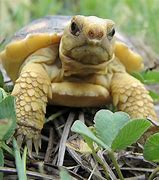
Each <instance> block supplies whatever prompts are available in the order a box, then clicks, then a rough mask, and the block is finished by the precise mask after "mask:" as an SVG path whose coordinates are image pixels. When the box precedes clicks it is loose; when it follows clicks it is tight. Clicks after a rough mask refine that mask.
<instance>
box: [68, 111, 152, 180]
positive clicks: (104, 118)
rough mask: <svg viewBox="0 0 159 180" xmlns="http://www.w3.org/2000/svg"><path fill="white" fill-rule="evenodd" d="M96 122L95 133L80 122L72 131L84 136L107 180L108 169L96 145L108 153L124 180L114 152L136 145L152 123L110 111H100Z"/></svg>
mask: <svg viewBox="0 0 159 180" xmlns="http://www.w3.org/2000/svg"><path fill="white" fill-rule="evenodd" d="M94 121H95V124H94V130H93V131H91V130H90V129H89V128H88V127H87V126H86V125H85V124H84V123H83V122H82V121H80V120H77V121H75V122H74V124H73V126H72V128H71V130H72V131H73V132H76V133H79V134H81V135H82V136H83V138H84V140H85V141H86V143H87V144H88V146H89V147H90V148H91V149H92V154H93V156H94V157H95V159H96V160H97V161H98V162H99V163H100V164H101V165H102V167H103V170H104V172H105V176H106V178H107V179H109V175H108V172H107V169H106V167H105V164H104V163H103V161H102V160H101V159H100V157H99V156H98V155H97V153H96V149H95V148H94V143H96V144H97V145H98V146H99V147H101V148H103V149H105V150H106V151H107V153H108V155H109V157H110V159H111V160H112V162H113V164H114V166H115V169H116V171H117V173H118V176H119V178H120V179H121V180H123V179H124V178H123V175H122V173H121V170H120V168H119V165H118V163H117V160H116V158H115V154H114V152H116V151H118V150H122V149H125V148H126V147H127V146H129V145H131V144H132V143H135V142H136V141H137V140H138V139H139V138H140V137H141V135H142V134H143V133H144V132H145V131H146V130H147V129H148V128H149V127H150V126H151V123H150V122H149V121H146V120H144V119H134V120H130V118H129V116H128V115H127V114H126V113H124V112H115V113H112V112H111V111H109V110H100V111H98V112H97V113H96V115H95V117H94Z"/></svg>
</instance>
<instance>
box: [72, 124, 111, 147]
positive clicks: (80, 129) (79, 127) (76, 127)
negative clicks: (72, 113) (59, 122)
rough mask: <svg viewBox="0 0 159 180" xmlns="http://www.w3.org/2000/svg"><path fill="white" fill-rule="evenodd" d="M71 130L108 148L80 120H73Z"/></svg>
mask: <svg viewBox="0 0 159 180" xmlns="http://www.w3.org/2000/svg"><path fill="white" fill-rule="evenodd" d="M71 130H72V131H73V132H76V133H79V134H80V135H83V136H86V137H88V138H90V139H91V140H92V141H94V142H96V143H97V144H98V145H100V146H101V147H103V148H105V149H109V147H108V146H107V145H106V144H104V143H103V142H102V141H101V140H100V139H98V138H97V137H96V136H95V135H94V134H93V133H92V131H91V130H90V129H89V128H88V127H87V126H86V125H85V124H84V123H83V122H82V121H80V120H77V121H75V122H74V123H73V125H72V127H71Z"/></svg>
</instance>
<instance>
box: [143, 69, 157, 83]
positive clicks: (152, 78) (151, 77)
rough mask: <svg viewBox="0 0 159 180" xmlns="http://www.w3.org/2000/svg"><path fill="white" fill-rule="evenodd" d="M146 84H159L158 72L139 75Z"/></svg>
mask: <svg viewBox="0 0 159 180" xmlns="http://www.w3.org/2000/svg"><path fill="white" fill-rule="evenodd" d="M141 75H142V77H143V79H144V82H145V83H146V84H154V83H159V71H146V72H142V73H141Z"/></svg>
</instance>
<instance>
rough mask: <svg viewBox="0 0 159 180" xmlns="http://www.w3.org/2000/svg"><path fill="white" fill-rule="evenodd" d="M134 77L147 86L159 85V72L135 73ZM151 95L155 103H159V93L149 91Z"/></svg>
mask: <svg viewBox="0 0 159 180" xmlns="http://www.w3.org/2000/svg"><path fill="white" fill-rule="evenodd" d="M132 75H133V76H134V77H135V78H137V79H138V80H140V81H141V82H142V83H143V84H146V85H153V84H158V83H159V71H143V72H134V73H132ZM149 94H150V96H151V97H152V99H153V100H154V101H159V94H158V93H157V92H155V91H152V90H149Z"/></svg>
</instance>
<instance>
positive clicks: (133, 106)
mask: <svg viewBox="0 0 159 180" xmlns="http://www.w3.org/2000/svg"><path fill="white" fill-rule="evenodd" d="M111 94H112V98H113V104H114V105H115V106H116V107H117V108H118V109H119V110H121V111H124V112H126V113H128V114H129V115H130V117H131V118H147V117H149V118H152V119H153V120H156V121H157V115H156V113H155V110H154V105H153V100H152V98H151V97H150V96H149V93H148V91H147V90H146V89H145V87H144V85H143V84H142V83H141V82H140V81H138V80H137V79H135V78H134V77H132V76H130V75H129V74H127V73H115V74H114V76H113V79H112V84H111Z"/></svg>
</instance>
